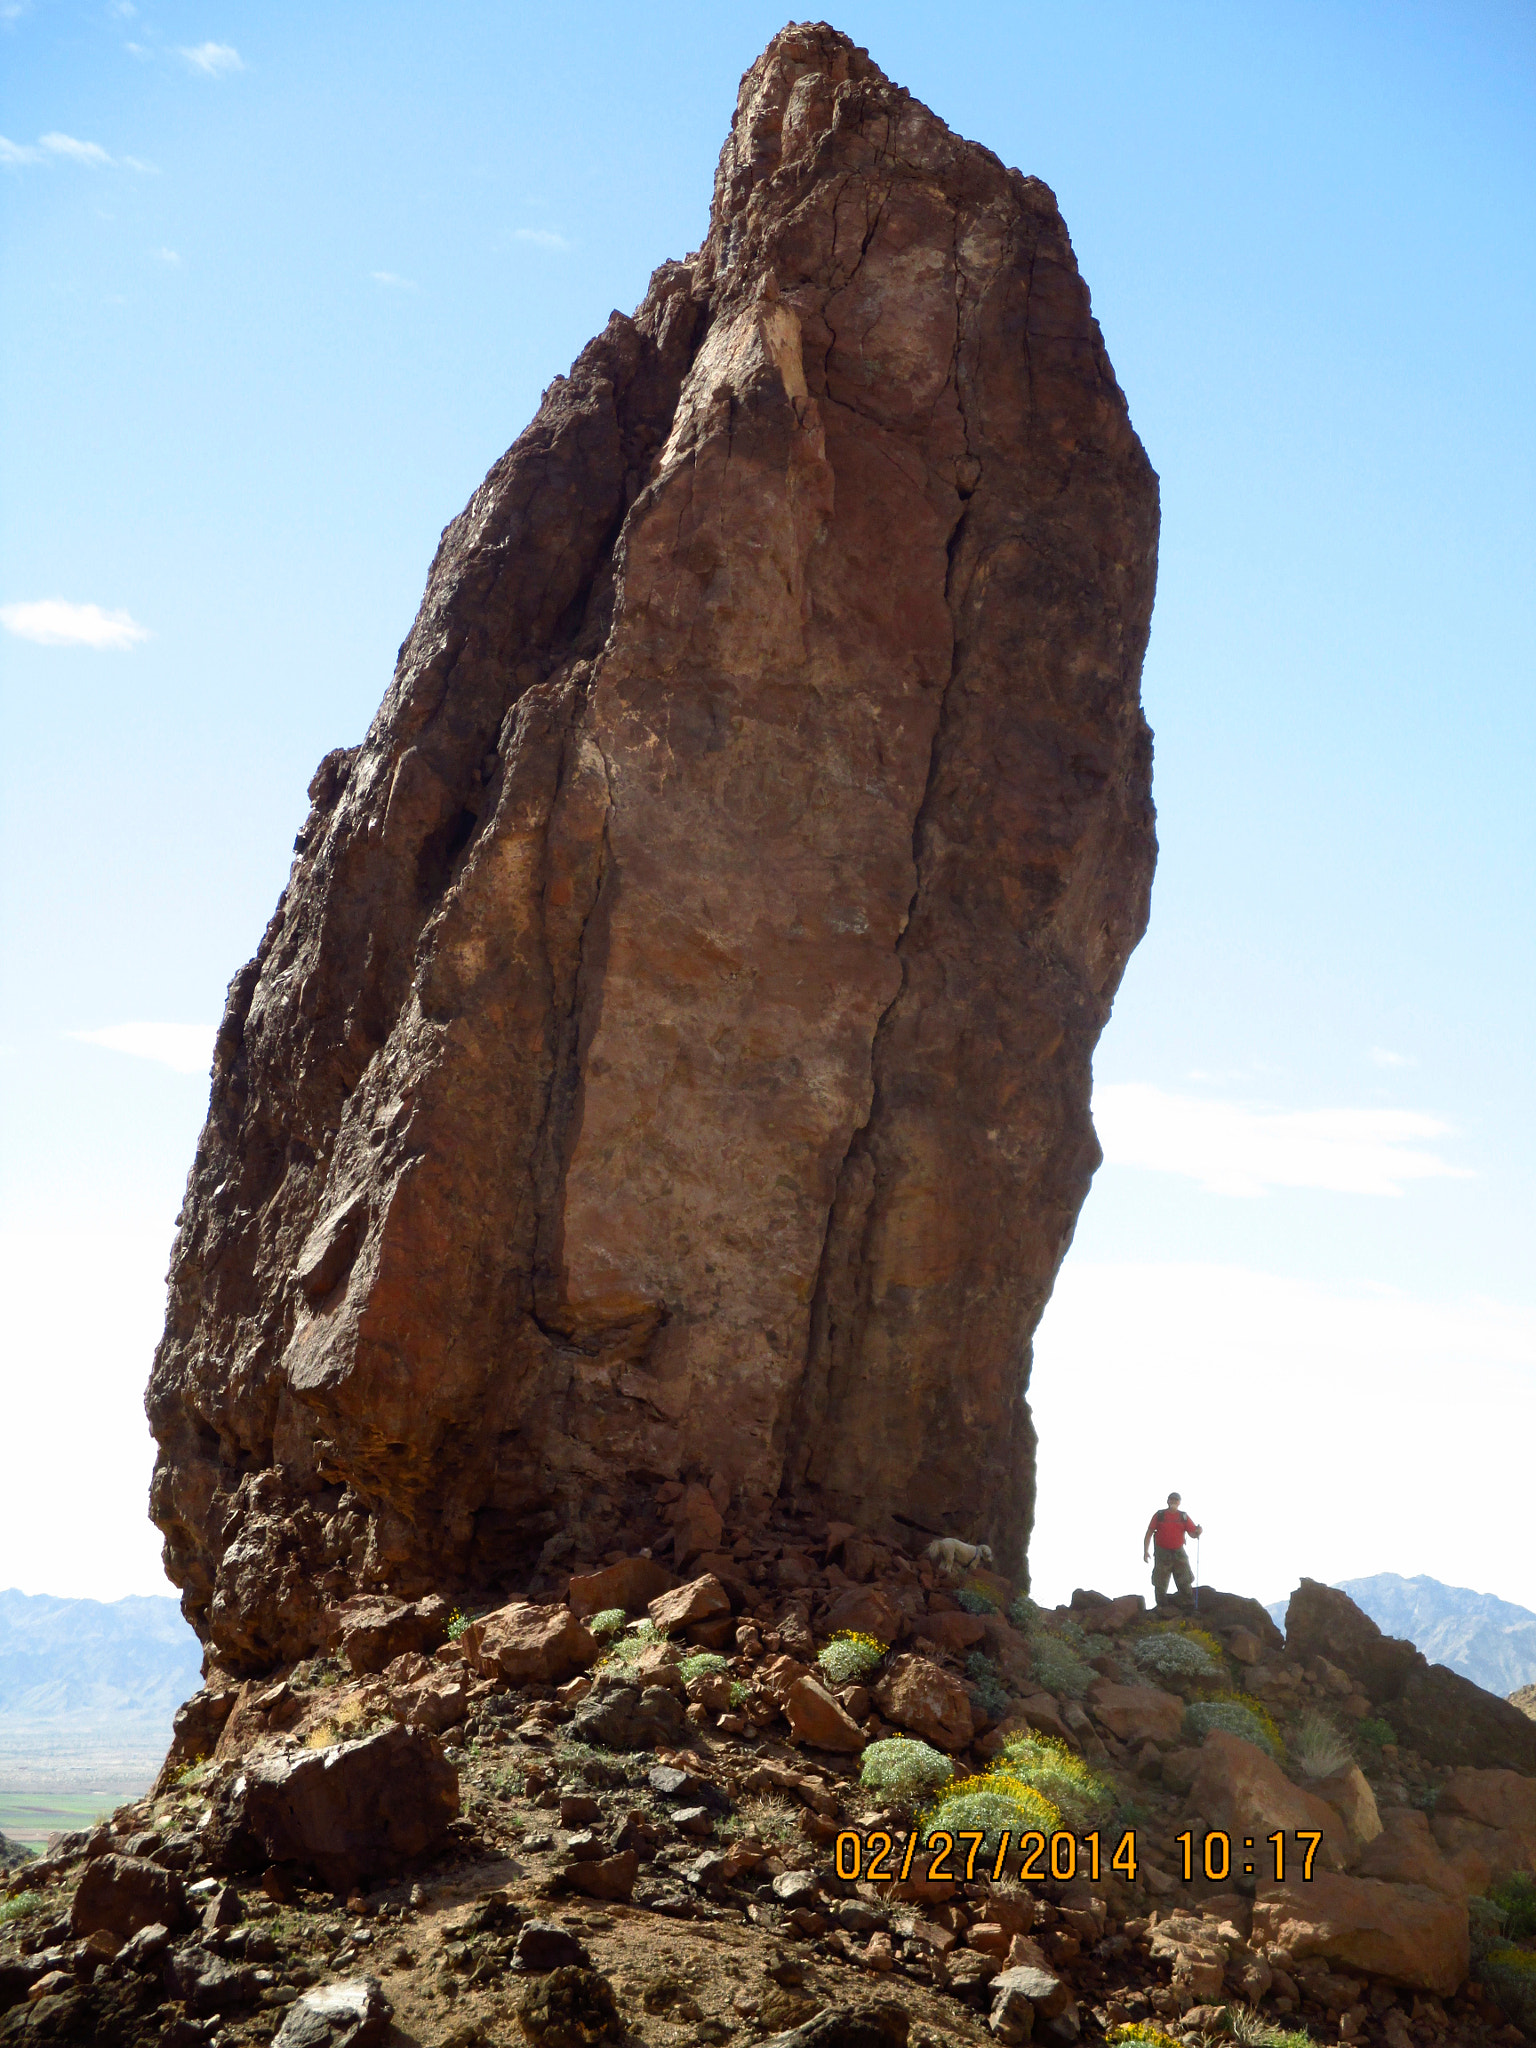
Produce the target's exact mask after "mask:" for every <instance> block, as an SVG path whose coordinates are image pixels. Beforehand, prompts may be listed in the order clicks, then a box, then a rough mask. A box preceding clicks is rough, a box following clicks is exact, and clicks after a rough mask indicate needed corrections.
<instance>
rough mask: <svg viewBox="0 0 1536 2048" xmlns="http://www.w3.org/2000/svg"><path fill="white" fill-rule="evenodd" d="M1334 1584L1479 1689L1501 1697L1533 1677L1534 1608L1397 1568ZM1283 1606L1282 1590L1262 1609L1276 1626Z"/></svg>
mask: <svg viewBox="0 0 1536 2048" xmlns="http://www.w3.org/2000/svg"><path fill="white" fill-rule="evenodd" d="M1335 1584H1336V1585H1337V1587H1338V1590H1339V1591H1340V1592H1341V1593H1347V1594H1348V1595H1349V1597H1350V1599H1351V1600H1353V1601H1354V1603H1355V1605H1356V1606H1357V1607H1358V1608H1360V1609H1361V1611H1362V1612H1363V1613H1365V1614H1368V1615H1369V1616H1370V1617H1371V1619H1372V1621H1374V1622H1375V1624H1376V1626H1377V1627H1378V1628H1379V1629H1381V1630H1382V1632H1383V1633H1384V1634H1386V1635H1389V1636H1406V1638H1407V1639H1408V1641H1409V1642H1410V1643H1413V1644H1414V1645H1415V1646H1416V1647H1417V1648H1418V1649H1420V1650H1422V1651H1423V1652H1424V1654H1425V1656H1426V1657H1427V1658H1428V1659H1429V1661H1430V1663H1431V1664H1448V1665H1449V1666H1450V1668H1451V1670H1452V1671H1459V1672H1461V1673H1462V1675H1463V1676H1464V1677H1466V1678H1470V1679H1471V1680H1472V1683H1473V1684H1474V1685H1480V1686H1482V1688H1483V1690H1484V1691H1485V1692H1493V1693H1498V1694H1499V1696H1500V1697H1501V1698H1505V1699H1507V1698H1508V1696H1509V1695H1510V1694H1511V1693H1512V1692H1515V1691H1517V1690H1518V1689H1519V1688H1520V1687H1521V1686H1528V1685H1530V1684H1532V1683H1533V1682H1536V1614H1532V1612H1531V1611H1530V1609H1529V1608H1528V1607H1516V1606H1514V1605H1513V1603H1512V1602H1510V1601H1508V1600H1499V1599H1496V1598H1495V1597H1494V1595H1493V1594H1492V1593H1474V1592H1473V1591H1472V1589H1471V1588H1470V1587H1469V1586H1443V1585H1441V1583H1440V1581H1439V1580H1438V1579H1430V1578H1417V1579H1404V1578H1399V1577H1398V1575H1397V1573H1396V1572H1378V1573H1377V1574H1376V1576H1375V1577H1374V1578H1372V1579H1338V1580H1336V1581H1335ZM1289 1605H1290V1599H1289V1596H1287V1597H1286V1599H1284V1600H1277V1601H1276V1602H1275V1603H1274V1605H1273V1606H1272V1607H1271V1608H1270V1610H1269V1612H1270V1614H1271V1615H1272V1616H1273V1617H1274V1619H1275V1621H1276V1622H1277V1623H1278V1624H1279V1625H1280V1627H1281V1628H1284V1626H1285V1610H1286V1608H1287V1607H1288V1606H1289Z"/></svg>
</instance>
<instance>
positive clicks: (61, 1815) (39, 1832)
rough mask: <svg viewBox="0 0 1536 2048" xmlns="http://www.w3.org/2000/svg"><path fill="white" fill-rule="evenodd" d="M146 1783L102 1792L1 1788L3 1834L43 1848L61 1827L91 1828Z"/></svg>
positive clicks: (0, 1829) (12, 1839)
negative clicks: (4, 1790) (18, 1790)
mask: <svg viewBox="0 0 1536 2048" xmlns="http://www.w3.org/2000/svg"><path fill="white" fill-rule="evenodd" d="M142 1790H143V1786H142V1785H141V1784H140V1785H135V1786H133V1787H132V1788H127V1789H124V1788H119V1787H116V1786H108V1787H106V1788H105V1789H104V1790H102V1791H84V1792H81V1791H77V1790H75V1789H73V1788H71V1789H70V1790H69V1791H67V1792H64V1791H60V1792H48V1791H26V1792H3V1791H0V1835H4V1836H5V1837H6V1839H7V1840H8V1841H12V1842H20V1843H22V1844H23V1846H24V1847H26V1848H28V1849H39V1850H40V1849H41V1848H42V1847H43V1845H44V1843H45V1842H46V1841H47V1840H48V1837H49V1836H50V1835H51V1834H53V1833H54V1832H55V1831H56V1830H57V1829H59V1828H88V1827H89V1826H90V1825H91V1824H92V1822H93V1821H97V1820H103V1819H105V1818H106V1816H107V1815H108V1814H109V1813H111V1812H112V1811H113V1809H114V1808H115V1807H118V1806H121V1805H122V1803H123V1801H124V1800H125V1799H132V1798H133V1797H134V1796H135V1794H136V1793H138V1792H141V1791H142Z"/></svg>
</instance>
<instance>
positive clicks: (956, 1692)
mask: <svg viewBox="0 0 1536 2048" xmlns="http://www.w3.org/2000/svg"><path fill="white" fill-rule="evenodd" d="M875 1704H876V1706H878V1707H879V1709H880V1711H881V1713H882V1714H884V1716H885V1718H886V1719H887V1720H888V1721H894V1722H895V1724H896V1726H897V1727H898V1728H905V1729H906V1730H907V1731H908V1732H909V1733H910V1734H913V1735H920V1736H921V1737H922V1738H923V1740H924V1741H925V1742H931V1743H933V1745H934V1746H935V1748H938V1749H947V1750H951V1751H954V1750H959V1749H965V1748H966V1747H967V1746H968V1745H969V1743H970V1740H971V1736H972V1734H973V1733H974V1732H975V1724H974V1722H973V1720H972V1717H971V1702H970V1698H969V1696H968V1695H967V1693H966V1690H965V1687H964V1686H963V1685H962V1684H961V1683H960V1681H959V1679H958V1678H956V1677H954V1676H953V1675H952V1674H951V1673H950V1672H948V1671H946V1670H944V1669H943V1667H942V1666H941V1665H938V1664H935V1663H934V1661H933V1659H932V1658H931V1657H918V1656H915V1655H913V1654H911V1653H910V1652H908V1653H907V1654H906V1655H904V1656H900V1657H897V1658H896V1659H895V1660H894V1661H893V1663H892V1664H891V1667H890V1669H889V1671H888V1672H887V1673H886V1675H885V1677H884V1678H882V1679H881V1681H880V1683H879V1685H878V1686H876V1688H875Z"/></svg>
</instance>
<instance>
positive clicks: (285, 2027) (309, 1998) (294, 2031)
mask: <svg viewBox="0 0 1536 2048" xmlns="http://www.w3.org/2000/svg"><path fill="white" fill-rule="evenodd" d="M392 2011H393V2008H392V2007H391V2005H390V2002H389V2000H388V1999H387V1998H386V1997H385V1996H384V1987H383V1985H382V1984H380V1982H379V1981H378V1979H377V1978H376V1977H343V1978H342V1979H341V1980H340V1981H339V1982H337V1983H335V1984H321V1985H319V1986H317V1987H316V1989H315V1990H313V1991H306V1992H305V1993H304V1995H303V1997H302V1998H300V1999H299V2000H298V2001H297V2002H296V2003H295V2004H293V2005H291V2006H290V2007H289V2008H288V2012H287V2014H286V2016H285V2018H284V2020H283V2024H282V2025H281V2026H280V2027H279V2028H278V2030H277V2036H276V2040H275V2042H274V2044H273V2048H373V2044H374V2043H375V2042H378V2041H385V2040H387V2039H388V2038H389V2022H390V2018H391V2014H392Z"/></svg>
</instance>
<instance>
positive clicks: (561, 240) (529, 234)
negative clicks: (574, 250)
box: [512, 228, 571, 249]
mask: <svg viewBox="0 0 1536 2048" xmlns="http://www.w3.org/2000/svg"><path fill="white" fill-rule="evenodd" d="M512 239H513V241H514V242H532V243H533V244H534V246H535V247H536V248H539V249H569V248H570V246H571V245H570V243H569V242H568V241H567V240H566V239H565V237H564V235H557V234H555V233H554V232H553V231H552V230H551V229H549V228H514V229H513V230H512Z"/></svg>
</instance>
